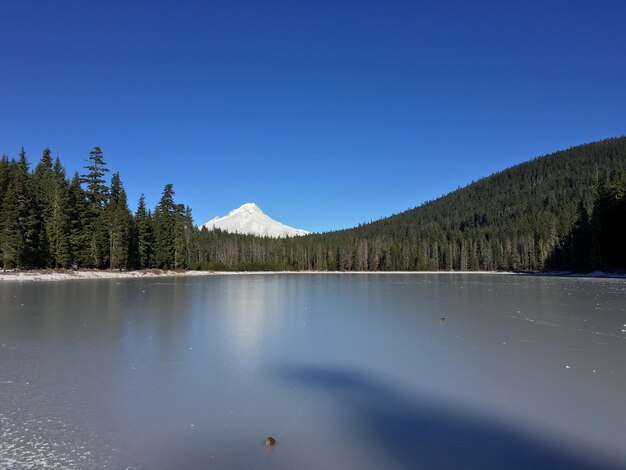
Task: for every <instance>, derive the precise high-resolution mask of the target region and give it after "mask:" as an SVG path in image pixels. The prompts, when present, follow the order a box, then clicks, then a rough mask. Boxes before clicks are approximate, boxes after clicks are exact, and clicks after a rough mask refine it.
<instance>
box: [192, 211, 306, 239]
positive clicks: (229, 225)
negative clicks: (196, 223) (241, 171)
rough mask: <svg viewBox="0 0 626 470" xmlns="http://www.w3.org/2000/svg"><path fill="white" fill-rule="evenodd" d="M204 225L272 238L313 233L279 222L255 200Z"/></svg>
mask: <svg viewBox="0 0 626 470" xmlns="http://www.w3.org/2000/svg"><path fill="white" fill-rule="evenodd" d="M203 227H206V228H207V229H209V230H212V229H214V228H219V229H221V230H224V231H226V232H231V233H246V234H251V235H258V236H260V237H272V238H284V237H287V236H289V237H297V236H301V235H307V234H309V233H311V232H307V231H306V230H301V229H298V228H293V227H289V226H288V225H285V224H281V223H280V222H277V221H276V220H274V219H272V218H271V217H270V216H268V215H267V214H265V212H263V211H262V210H261V208H260V207H259V206H257V205H256V204H255V203H253V202H249V203H247V204H244V205H243V206H241V207H239V208H238V209H235V210H232V211H230V212H229V213H228V215H225V216H224V217H215V218H213V219H211V220H209V221H208V222H207V223H206V224H204V225H203Z"/></svg>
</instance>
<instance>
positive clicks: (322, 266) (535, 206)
mask: <svg viewBox="0 0 626 470" xmlns="http://www.w3.org/2000/svg"><path fill="white" fill-rule="evenodd" d="M620 168H626V137H619V138H613V139H607V140H603V141H599V142H594V143H590V144H585V145H580V146H577V147H573V148H570V149H568V150H564V151H560V152H556V153H553V154H550V155H545V156H542V157H539V158H535V159H534V160H531V161H529V162H526V163H522V164H520V165H516V166H514V167H511V168H508V169H506V170H504V171H501V172H499V173H496V174H494V175H491V176H489V177H486V178H483V179H481V180H479V181H476V182H474V183H472V184H470V185H468V186H466V187H464V188H462V189H459V190H457V191H454V192H451V193H449V194H447V195H445V196H443V197H441V198H439V199H437V200H434V201H431V202H428V203H426V204H423V205H421V206H419V207H416V208H415V209H411V210H408V211H406V212H403V213H400V214H397V215H393V216H391V217H388V218H385V219H382V220H378V221H375V222H372V223H368V224H364V225H361V226H359V227H356V228H353V229H347V230H342V231H338V232H329V233H325V234H319V235H309V236H306V237H302V238H299V239H288V240H284V241H277V242H267V241H265V242H263V241H260V240H258V239H246V238H245V237H238V238H228V237H226V238H225V237H224V236H223V234H213V235H212V236H209V235H206V234H205V236H204V239H205V243H202V242H201V246H202V247H203V253H202V256H201V258H202V259H203V264H207V263H208V264H209V265H211V264H218V265H219V266H222V265H227V266H228V267H230V268H238V267H239V268H241V267H244V268H245V267H247V266H255V267H257V268H259V267H266V268H267V269H315V270H327V269H328V270H430V269H435V270H438V269H443V270H450V269H452V270H529V271H539V270H544V269H571V268H572V267H576V266H574V264H576V260H575V258H576V257H577V256H579V257H582V261H580V263H579V264H580V265H579V266H577V267H578V268H579V269H585V268H586V267H592V265H593V266H597V267H601V266H619V265H621V263H622V262H621V261H620V260H619V259H617V261H615V259H616V258H615V256H616V255H610V256H604V259H602V258H601V257H600V256H599V253H597V251H598V250H595V252H594V250H593V246H588V247H586V248H584V249H585V250H588V252H584V253H583V254H582V255H581V254H578V255H577V254H576V250H579V251H580V250H581V249H582V248H580V247H578V248H576V247H574V246H573V245H572V240H573V236H574V235H575V234H573V231H574V229H575V228H576V227H577V226H578V225H580V221H581V219H582V220H583V222H584V223H586V224H588V225H590V224H591V223H592V222H593V220H592V219H593V218H594V210H593V209H594V203H595V202H596V201H597V200H598V196H599V194H603V191H605V190H606V188H608V187H610V186H611V184H612V183H611V182H613V181H615V180H616V179H619V169H620ZM616 191H617V193H616V194H617V196H615V197H616V198H619V191H620V190H619V188H618V189H616ZM605 199H606V198H605ZM609 199H610V198H609ZM613 199H615V198H613ZM620 207H621V206H620ZM618 209H619V208H618ZM618 209H616V210H618ZM619 210H621V209H619ZM595 212H596V213H599V211H595ZM596 219H597V220H595V223H596V225H599V224H601V220H600V219H598V218H597V217H596ZM605 225H606V224H605ZM607 226H608V225H607ZM587 228H588V229H589V230H591V229H590V227H587ZM620 230H622V231H623V230H624V229H622V228H620V224H613V228H612V229H611V233H610V237H612V238H613V239H615V240H619V239H620V237H621V236H622V235H621V234H620V233H621V232H619V231H620ZM579 232H580V230H579ZM616 232H619V233H616ZM594 233H596V234H599V233H600V231H599V230H596V232H594ZM604 234H605V236H609V235H607V231H606V230H605V231H604ZM623 235H624V236H623V239H626V233H624V234H623ZM208 237H213V239H212V240H210V242H209V239H208ZM598 237H599V235H597V236H595V235H594V237H593V240H592V239H591V231H589V236H588V237H587V238H586V239H585V241H584V243H585V244H587V245H592V244H594V243H595V244H596V245H597V244H598V243H599V242H600V240H599V238H598ZM201 239H202V237H201ZM211 245H212V246H211ZM620 256H621V255H620ZM618 258H619V257H618ZM587 265H588V266H587Z"/></svg>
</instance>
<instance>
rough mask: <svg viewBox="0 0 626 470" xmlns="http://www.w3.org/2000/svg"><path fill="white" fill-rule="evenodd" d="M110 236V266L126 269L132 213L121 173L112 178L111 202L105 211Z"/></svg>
mask: <svg viewBox="0 0 626 470" xmlns="http://www.w3.org/2000/svg"><path fill="white" fill-rule="evenodd" d="M105 219H106V221H107V226H108V230H109V233H108V238H109V263H110V265H109V267H110V268H111V269H125V268H127V267H128V264H129V262H128V261H129V244H130V236H131V219H132V215H131V213H130V210H129V209H128V202H127V198H126V192H125V191H124V187H123V185H122V181H121V179H120V175H119V173H115V174H114V175H113V177H112V178H111V191H110V200H109V204H108V206H107V208H106V211H105Z"/></svg>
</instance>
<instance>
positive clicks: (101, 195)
mask: <svg viewBox="0 0 626 470" xmlns="http://www.w3.org/2000/svg"><path fill="white" fill-rule="evenodd" d="M87 162H88V163H89V165H87V166H85V169H86V170H88V171H87V173H86V174H84V175H81V183H83V184H85V185H86V186H87V188H86V190H85V194H86V196H87V200H88V201H89V202H90V203H91V205H92V206H93V209H94V212H98V211H100V210H102V209H104V206H105V205H106V204H107V201H108V192H109V191H108V188H107V186H106V184H105V183H106V181H105V180H104V175H105V174H106V173H107V172H108V171H109V170H108V169H107V167H106V163H105V162H104V156H103V155H102V149H101V148H100V147H94V148H93V150H92V151H91V152H89V159H88V160H87Z"/></svg>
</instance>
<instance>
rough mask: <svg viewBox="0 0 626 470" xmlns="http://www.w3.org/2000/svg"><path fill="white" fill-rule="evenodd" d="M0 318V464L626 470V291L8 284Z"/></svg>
mask: <svg viewBox="0 0 626 470" xmlns="http://www.w3.org/2000/svg"><path fill="white" fill-rule="evenodd" d="M0 305H1V310H0V403H1V404H2V407H0V424H1V426H2V439H1V441H0V467H7V466H16V467H24V468H28V467H32V468H40V467H43V466H45V465H48V466H49V467H51V468H55V467H56V468H68V467H69V468H102V467H104V466H105V465H106V466H107V467H114V468H119V467H130V468H172V467H179V468H270V467H271V468H416V467H426V468H432V467H437V468H452V467H459V466H461V467H464V468H468V467H473V468H485V467H489V466H499V467H503V466H506V467H512V466H517V467H519V468H522V467H523V468H529V467H531V468H536V467H561V468H564V467H567V468H571V467H579V468H585V467H597V466H606V465H615V466H623V465H625V464H626V448H624V446H623V442H624V440H625V438H626V428H625V427H624V425H623V423H624V422H626V408H625V407H624V406H623V403H622V401H623V398H622V396H623V392H624V390H626V365H624V361H623V358H624V357H625V353H626V333H624V332H622V331H621V330H622V329H623V328H624V327H623V325H624V323H626V282H624V281H623V280H576V279H556V278H537V277H523V276H502V275H467V274H466V275H461V274H458V275H457V274H428V275H427V274H423V275H249V276H215V277H208V278H186V279H185V278H171V279H166V278H163V279H160V280H154V279H144V280H130V281H124V282H122V281H116V280H95V281H68V282H59V283H45V284H35V283H31V284H18V283H6V284H3V285H0ZM442 316H444V317H446V322H444V323H440V322H439V319H440V318H441V317H442ZM268 435H273V436H275V437H276V438H277V441H278V443H277V445H276V447H275V448H273V449H267V448H265V446H264V445H263V442H264V439H265V437H267V436H268Z"/></svg>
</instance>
